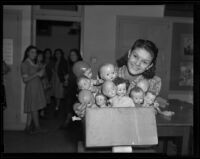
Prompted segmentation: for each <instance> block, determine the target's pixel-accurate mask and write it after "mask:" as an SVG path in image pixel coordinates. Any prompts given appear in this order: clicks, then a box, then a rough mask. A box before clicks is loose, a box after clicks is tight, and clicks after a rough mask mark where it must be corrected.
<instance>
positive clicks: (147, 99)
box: [144, 92, 156, 105]
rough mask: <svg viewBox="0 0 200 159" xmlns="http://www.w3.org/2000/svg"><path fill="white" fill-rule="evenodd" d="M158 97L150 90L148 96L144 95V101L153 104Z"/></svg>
mask: <svg viewBox="0 0 200 159" xmlns="http://www.w3.org/2000/svg"><path fill="white" fill-rule="evenodd" d="M155 99H156V96H155V95H154V94H152V93H150V92H147V94H146V96H145V97H144V101H145V103H146V104H149V105H151V104H153V103H154V101H155Z"/></svg>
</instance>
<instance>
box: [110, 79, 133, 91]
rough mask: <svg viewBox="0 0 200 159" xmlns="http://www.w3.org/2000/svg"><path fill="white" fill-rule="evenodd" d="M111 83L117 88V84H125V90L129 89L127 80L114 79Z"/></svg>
mask: <svg viewBox="0 0 200 159" xmlns="http://www.w3.org/2000/svg"><path fill="white" fill-rule="evenodd" d="M113 83H114V84H115V85H116V86H118V85H119V84H122V83H125V84H126V89H128V87H129V81H128V80H125V79H123V78H121V77H116V78H115V79H114V80H113Z"/></svg>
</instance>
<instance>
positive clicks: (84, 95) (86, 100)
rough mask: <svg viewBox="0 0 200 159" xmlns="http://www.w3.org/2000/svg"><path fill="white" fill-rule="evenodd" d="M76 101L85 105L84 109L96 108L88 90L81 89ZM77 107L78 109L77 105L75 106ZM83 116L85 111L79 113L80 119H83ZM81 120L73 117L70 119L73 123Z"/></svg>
mask: <svg viewBox="0 0 200 159" xmlns="http://www.w3.org/2000/svg"><path fill="white" fill-rule="evenodd" d="M78 101H79V102H80V103H81V104H85V105H86V108H97V106H96V104H95V99H94V96H93V94H92V93H91V91H89V90H86V89H83V90H81V91H80V92H79V94H78ZM76 105H77V107H78V105H79V104H78V103H77V104H76ZM84 116H85V109H84V111H83V112H82V113H81V115H80V117H81V118H83V117H84ZM81 118H79V117H76V116H73V117H72V120H73V121H75V120H81Z"/></svg>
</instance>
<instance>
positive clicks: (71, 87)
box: [60, 49, 82, 129]
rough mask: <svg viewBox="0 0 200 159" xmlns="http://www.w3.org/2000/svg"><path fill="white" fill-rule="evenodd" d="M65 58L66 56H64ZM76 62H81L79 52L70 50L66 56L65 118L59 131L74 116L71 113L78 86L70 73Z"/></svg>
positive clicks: (74, 77) (72, 112)
mask: <svg viewBox="0 0 200 159" xmlns="http://www.w3.org/2000/svg"><path fill="white" fill-rule="evenodd" d="M65 57H66V56H65ZM77 61H82V57H81V55H80V52H79V51H78V50H77V49H71V50H70V51H69V55H68V63H69V65H68V67H69V75H68V77H67V80H66V82H65V85H64V88H65V89H64V97H65V101H64V103H65V104H64V106H65V109H64V112H65V118H64V120H63V122H62V124H61V127H60V128H61V129H62V128H66V127H67V125H68V124H69V122H70V121H71V119H72V116H73V115H74V111H73V104H74V103H75V102H76V101H77V96H76V94H78V86H77V79H76V76H75V74H74V73H73V71H72V67H73V65H74V63H76V62H77Z"/></svg>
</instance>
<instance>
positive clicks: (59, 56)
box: [55, 51, 61, 59]
mask: <svg viewBox="0 0 200 159" xmlns="http://www.w3.org/2000/svg"><path fill="white" fill-rule="evenodd" d="M55 55H56V58H57V59H60V58H61V53H60V52H59V51H57V52H56V54H55Z"/></svg>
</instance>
